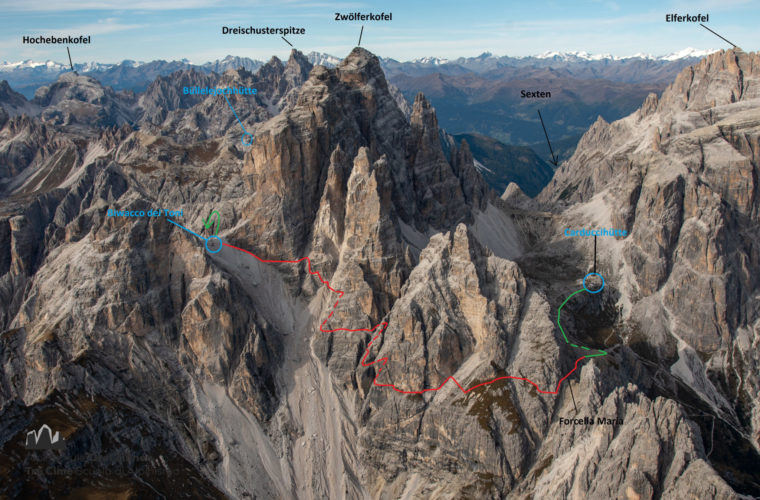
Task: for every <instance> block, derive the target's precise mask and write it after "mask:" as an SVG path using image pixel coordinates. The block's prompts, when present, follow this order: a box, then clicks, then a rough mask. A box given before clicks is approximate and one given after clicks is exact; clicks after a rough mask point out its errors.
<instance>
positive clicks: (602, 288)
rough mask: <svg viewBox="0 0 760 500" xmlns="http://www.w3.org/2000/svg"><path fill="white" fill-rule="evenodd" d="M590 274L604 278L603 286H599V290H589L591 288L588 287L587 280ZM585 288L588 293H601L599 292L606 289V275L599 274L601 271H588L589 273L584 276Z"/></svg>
mask: <svg viewBox="0 0 760 500" xmlns="http://www.w3.org/2000/svg"><path fill="white" fill-rule="evenodd" d="M589 276H599V279H600V280H602V286H600V287H599V290H595V291H592V290H589V289H588V287H587V286H586V280H587V279H588V277H589ZM583 288H584V289H585V290H586V291H587V292H588V293H599V292H601V291H602V290H604V277H602V275H601V274H599V273H588V274H587V275H586V276H585V277H584V278H583Z"/></svg>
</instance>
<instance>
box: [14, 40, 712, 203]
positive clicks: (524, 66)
mask: <svg viewBox="0 0 760 500" xmlns="http://www.w3.org/2000/svg"><path fill="white" fill-rule="evenodd" d="M711 52H714V51H713V50H698V49H693V48H687V49H684V50H681V51H678V52H675V53H672V54H668V55H664V56H657V57H655V56H651V55H647V54H637V55H634V56H631V57H614V56H611V55H593V54H589V53H586V52H545V53H543V54H539V55H536V56H528V57H511V56H495V55H493V54H490V53H487V52H486V53H483V54H481V55H479V56H477V57H460V58H457V59H442V58H435V57H425V58H420V59H415V60H412V61H406V62H400V61H397V60H395V59H390V58H380V59H379V60H380V64H381V67H382V69H383V71H384V72H385V74H386V77H387V78H388V80H389V81H390V82H391V83H393V84H394V85H395V86H396V87H398V89H399V90H400V91H401V94H402V95H403V97H404V98H405V99H406V100H407V101H408V102H410V103H411V102H412V101H414V98H415V95H416V93H417V92H419V91H421V92H423V93H424V94H425V95H426V96H427V98H428V99H429V100H430V101H431V103H432V104H433V105H434V106H435V108H436V110H437V112H438V120H439V124H440V126H441V127H442V128H444V129H445V130H446V131H447V132H448V133H451V134H480V135H484V136H488V137H491V138H494V139H497V140H498V141H500V142H501V143H505V144H515V145H520V146H530V147H532V148H533V149H534V150H535V151H536V152H537V153H538V154H539V155H540V156H541V158H543V159H548V158H549V155H548V151H546V154H545V151H544V150H546V149H547V147H546V142H545V139H544V136H543V131H542V129H541V127H540V124H539V122H538V115H537V113H536V110H537V109H541V110H542V113H544V117H545V119H547V120H548V123H549V124H548V129H549V130H548V132H549V134H550V137H551V139H552V140H553V141H554V142H555V145H556V146H557V148H556V149H558V151H560V155H561V158H562V159H566V158H569V156H570V155H571V154H572V152H573V150H574V149H575V143H576V142H577V140H578V138H579V137H580V135H581V134H582V133H583V132H584V131H585V130H586V129H587V128H588V127H589V126H591V124H592V123H594V122H595V121H596V119H597V117H598V116H602V117H603V118H604V119H605V120H607V121H613V120H616V119H619V118H621V117H623V116H626V115H628V114H630V113H631V112H633V111H634V110H635V109H637V108H638V107H639V106H640V105H641V103H642V102H643V101H644V99H645V98H646V97H647V95H648V94H650V93H656V94H659V93H661V92H662V91H663V90H664V89H665V86H666V84H667V82H670V81H672V80H673V79H674V78H675V76H676V75H677V74H678V73H679V72H680V71H681V70H682V69H683V68H684V67H686V66H688V65H690V64H693V63H694V62H695V61H697V60H698V58H700V57H703V56H704V55H706V54H709V53H711ZM306 58H307V59H308V61H309V62H310V63H311V64H314V65H316V64H320V65H323V66H327V67H335V66H336V65H337V64H339V63H340V61H341V59H340V58H338V57H335V56H332V55H329V54H324V53H319V52H311V53H309V54H308V55H306ZM265 64H274V63H273V60H270V61H269V63H264V62H262V61H258V60H254V59H250V58H247V57H238V56H227V57H225V58H224V59H220V60H216V61H213V62H206V63H203V64H193V63H191V62H190V61H189V60H187V59H182V60H179V61H168V62H167V61H160V60H159V61H151V62H136V61H132V60H125V61H122V62H121V63H119V64H102V63H96V62H91V63H86V64H78V65H75V66H74V69H75V70H76V71H77V72H78V73H79V74H82V75H86V76H90V77H93V78H95V79H96V80H98V81H99V82H101V83H102V84H103V85H104V86H110V87H112V88H113V89H114V90H128V91H132V92H135V93H140V92H144V91H146V90H147V89H148V87H149V86H150V84H151V83H152V82H154V81H156V79H157V78H159V77H166V76H168V75H171V74H173V73H176V72H179V71H190V70H192V71H195V72H198V73H203V74H207V75H211V74H223V73H224V72H225V71H228V70H237V69H239V68H244V69H246V70H248V71H250V72H255V71H256V70H258V69H259V68H261V67H262V66H264V65H265ZM70 71H71V70H70V67H69V66H68V65H65V64H61V63H58V62H54V61H46V62H34V61H22V62H13V63H8V62H4V63H2V64H0V80H7V81H8V84H9V85H10V87H11V88H12V89H13V90H15V91H16V92H19V93H21V94H22V95H24V96H25V97H26V98H27V99H31V98H32V97H33V96H34V93H35V92H36V90H37V89H38V88H39V87H41V86H44V85H49V84H51V83H52V82H55V81H56V80H57V78H58V76H59V75H61V74H62V73H65V72H70ZM522 90H530V91H533V90H547V91H550V92H551V93H552V97H551V99H524V98H522V97H521V91H522ZM478 143H479V144H480V145H481V146H482V147H483V148H484V149H489V147H488V145H489V144H490V143H488V142H487V141H485V140H480V141H478ZM491 145H493V144H491ZM499 148H501V146H499ZM497 149H498V148H497ZM476 156H477V155H476ZM495 157H500V156H499V154H496V155H495ZM484 164H485V163H484ZM489 168H490V167H489ZM492 177H493V176H489V175H486V178H487V179H488V180H489V183H490V184H492V186H493V187H495V188H497V189H500V188H501V181H500V180H496V179H494V178H492ZM545 181H546V179H543V177H542V178H541V181H540V182H539V184H541V183H543V182H545ZM541 185H542V184H541ZM535 188H536V190H531V189H530V188H527V191H529V192H531V194H535V193H537V189H539V185H538V184H537V185H536V186H535Z"/></svg>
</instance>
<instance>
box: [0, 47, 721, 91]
mask: <svg viewBox="0 0 760 500" xmlns="http://www.w3.org/2000/svg"><path fill="white" fill-rule="evenodd" d="M712 52H714V50H699V49H693V48H687V49H684V50H681V51H678V52H674V53H672V54H668V55H665V56H659V57H655V56H651V55H647V54H636V55H634V56H631V57H615V56H611V55H592V54H589V53H587V52H545V53H543V54H540V55H536V56H528V57H511V56H495V55H493V54H491V53H489V52H485V53H483V54H481V55H479V56H477V57H460V58H458V59H442V58H436V57H424V58H418V59H414V60H412V61H406V62H400V61H397V60H395V59H390V58H380V63H381V65H382V67H383V70H384V71H385V73H386V74H387V75H388V76H389V77H390V76H393V75H396V74H400V73H403V74H406V75H410V76H420V75H424V74H431V73H441V74H445V75H458V74H465V73H476V74H483V75H484V76H486V77H488V78H496V79H498V78H501V77H503V76H509V74H510V73H512V72H514V71H515V70H519V71H520V72H523V71H524V70H525V68H532V69H539V68H547V67H552V68H555V69H560V68H562V69H565V70H567V71H569V72H570V73H571V74H573V75H574V76H576V77H579V78H607V79H611V80H614V81H622V82H629V83H631V82H652V81H669V80H671V79H672V77H673V75H674V74H676V73H677V72H678V71H679V70H680V69H681V68H683V66H684V64H683V62H684V61H686V62H693V61H695V60H697V59H698V58H700V57H703V56H705V55H707V54H709V53H712ZM307 57H308V59H309V61H310V62H311V63H312V64H321V65H323V66H327V67H335V66H336V65H337V64H338V63H339V62H340V61H341V59H340V58H339V57H335V56H332V55H330V54H324V53H320V52H311V53H309V54H308V55H307ZM673 63H675V64H673ZM263 65H264V61H259V60H256V59H250V58H248V57H239V56H231V55H228V56H227V57H225V58H224V59H217V60H216V61H213V62H206V63H203V64H193V63H191V62H190V61H189V60H187V59H182V60H179V61H163V60H156V61H150V62H138V61H132V60H124V61H122V62H120V63H118V64H104V63H98V62H89V63H83V64H75V65H74V70H75V71H77V72H78V73H80V74H85V75H88V76H92V77H94V78H96V79H98V80H99V81H101V82H102V83H103V84H104V85H110V86H112V87H113V88H114V89H115V90H132V91H135V92H141V91H143V90H145V89H146V88H147V87H148V85H149V84H150V82H152V81H153V80H155V79H156V77H158V76H161V75H163V76H166V75H169V74H171V73H173V72H175V71H180V70H183V69H195V70H198V71H204V72H215V73H223V72H225V71H226V70H228V69H238V68H241V67H242V68H245V69H247V70H248V71H255V70H257V69H258V68H260V67H261V66H263ZM66 71H71V67H70V66H69V65H68V64H64V63H60V62H56V61H45V62H39V61H32V60H26V61H18V62H3V63H0V79H4V80H7V81H8V83H9V84H10V86H11V87H12V88H13V89H14V90H16V91H17V92H20V93H22V94H23V95H25V96H26V97H27V98H31V97H32V96H33V95H34V91H35V90H36V89H37V88H38V87H40V86H42V85H45V84H47V83H50V82H53V81H55V80H56V79H57V78H58V75H60V74H61V73H64V72H66Z"/></svg>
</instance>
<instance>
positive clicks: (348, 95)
mask: <svg viewBox="0 0 760 500" xmlns="http://www.w3.org/2000/svg"><path fill="white" fill-rule="evenodd" d="M758 57H760V56H758V55H757V54H745V53H742V52H739V51H730V52H723V53H718V54H713V55H711V56H708V58H706V59H705V60H703V61H701V62H700V63H699V64H697V65H696V66H694V67H690V68H687V69H686V70H684V72H683V73H681V74H680V75H679V76H678V78H677V79H676V81H675V83H674V84H672V85H671V86H670V87H669V88H668V90H667V91H665V93H663V95H662V96H661V97H660V98H658V97H657V96H656V95H652V96H650V97H649V98H647V100H646V101H645V102H644V104H643V106H642V107H641V109H640V110H639V111H637V112H636V113H634V114H633V115H631V116H629V117H627V118H625V119H623V120H620V121H618V122H615V123H612V124H606V123H603V122H598V123H597V124H596V125H594V127H592V128H591V129H590V130H589V131H588V132H587V133H586V135H585V136H584V138H583V139H582V141H581V145H580V146H579V148H578V151H577V152H576V153H575V155H574V156H573V157H572V158H571V159H570V160H569V161H568V162H566V163H565V164H563V165H562V167H561V168H560V169H559V170H558V171H557V173H556V174H555V177H554V179H553V180H552V182H551V183H550V184H549V186H547V188H546V189H545V190H544V191H543V192H542V193H541V195H540V196H539V197H538V199H537V200H531V199H528V198H527V197H526V196H525V195H524V194H522V193H521V192H520V191H519V188H517V187H515V186H510V187H509V188H508V189H507V193H505V196H503V197H502V198H499V197H498V196H497V195H496V193H494V192H492V191H490V190H489V189H488V188H487V185H486V183H485V181H484V180H483V178H482V176H481V174H480V173H479V171H478V168H477V167H476V165H475V161H474V159H473V157H472V153H471V151H470V146H469V144H468V143H467V141H461V142H456V141H454V140H453V138H452V136H449V135H447V134H444V133H442V132H441V130H440V129H439V125H438V120H437V116H436V113H435V110H434V109H433V107H432V106H431V104H430V102H429V101H428V100H427V98H426V97H425V96H424V95H422V94H418V95H417V96H416V98H415V100H414V104H413V106H411V109H409V110H403V109H401V108H400V106H399V105H398V93H397V92H394V90H393V88H392V87H391V86H389V84H388V82H387V81H386V78H385V75H384V73H383V70H382V67H381V64H380V61H379V60H378V58H377V57H375V56H374V55H373V54H371V53H369V52H367V51H366V50H364V49H361V48H355V49H354V50H353V51H352V52H351V53H350V54H349V55H348V56H347V57H345V58H344V59H343V60H342V61H341V62H340V63H339V64H338V65H336V66H335V67H334V68H327V67H325V66H320V65H316V66H312V65H311V63H309V62H308V60H307V58H305V57H304V56H303V55H302V54H300V53H299V52H297V51H294V52H293V53H292V54H291V57H290V59H289V61H288V62H287V63H285V64H283V63H282V62H281V61H279V60H276V59H273V60H271V61H270V62H269V63H267V64H266V65H264V66H262V67H261V68H259V69H258V70H257V72H256V73H251V72H249V71H247V70H244V69H239V70H228V71H226V72H225V73H224V74H222V75H219V76H218V77H215V76H213V75H207V74H202V73H198V72H193V71H192V70H183V71H179V72H176V73H174V74H172V75H170V76H168V77H160V78H158V79H156V80H155V81H154V82H153V83H152V84H151V85H150V86H149V88H148V89H147V90H146V91H145V92H144V93H141V94H131V93H118V92H113V91H111V90H110V89H106V88H104V87H102V86H100V85H99V84H98V83H97V81H95V80H92V79H90V78H87V77H76V76H75V75H69V76H66V78H64V77H63V76H62V77H61V79H59V81H58V82H57V83H56V84H54V85H52V86H50V87H49V88H48V89H46V90H44V91H41V92H39V95H38V96H37V97H35V99H34V100H33V101H32V103H31V104H32V105H33V106H35V109H36V110H37V111H35V112H30V113H20V112H17V111H13V112H11V111H9V110H10V109H11V107H12V108H13V110H18V109H20V108H21V107H23V106H24V105H25V104H24V102H22V101H19V100H18V97H17V96H16V95H10V94H8V93H7V92H6V93H0V98H1V99H2V100H1V101H0V105H2V109H3V110H5V111H4V112H5V115H7V116H5V117H4V119H3V120H0V193H1V195H0V196H1V198H0V300H2V302H3V303H4V304H5V307H4V308H3V309H2V310H0V332H1V333H0V360H2V363H0V417H1V418H2V419H3V422H4V426H3V428H2V429H0V446H1V447H2V453H0V474H1V475H2V477H4V478H7V481H4V482H3V483H2V484H0V494H2V495H5V496H9V497H29V496H39V495H42V494H46V495H49V496H65V495H80V496H83V495H95V494H100V495H106V494H107V495H110V496H113V495H122V496H137V497H141V496H156V495H161V496H167V497H168V496H171V497H177V496H181V497H191V498H196V497H199V496H200V497H212V498H217V497H219V498H224V497H229V498H250V497H254V498H260V497H263V498H366V497H373V498H423V497H424V498H433V497H434V498H505V497H507V498H692V497H696V498H705V497H715V498H740V497H741V496H742V495H758V494H760V478H759V477H758V473H757V471H756V464H757V463H758V458H760V457H758V452H757V448H758V443H759V438H760V434H758V430H759V429H758V417H757V415H758V401H760V399H758V393H757V389H758V379H757V373H758V371H757V369H758V358H757V355H756V349H754V347H753V346H755V345H756V338H755V337H756V333H755V330H756V326H755V325H756V324H757V321H758V314H757V309H756V307H755V305H754V304H756V302H757V301H756V299H755V298H754V297H755V295H757V293H756V281H755V280H756V278H755V277H754V276H755V275H756V274H757V273H756V272H755V271H756V270H757V269H758V264H759V262H758V255H756V253H757V248H758V247H757V245H756V244H755V240H756V237H757V234H756V232H757V221H756V217H757V210H756V208H755V205H756V198H757V197H756V196H755V194H754V193H755V192H756V189H757V187H756V186H755V184H754V182H755V179H756V178H757V175H756V173H755V172H756V169H757V157H756V156H755V154H756V151H757V147H756V146H757V144H758V132H759V130H758V129H757V125H756V123H755V119H756V116H755V115H756V112H755V111H756V110H757V109H758V108H757V106H758V105H760V100H758V97H760V96H757V95H756V89H755V83H754V81H755V75H754V72H755V71H756V68H757V67H758V61H757V58H758ZM191 84H195V85H217V86H238V85H240V86H250V87H256V88H257V89H258V92H257V94H256V95H255V96H234V97H231V98H230V102H231V104H232V106H233V107H234V109H235V110H236V112H237V118H236V116H235V115H234V114H233V112H232V111H231V109H230V107H229V106H228V104H227V103H226V102H225V101H224V98H223V97H221V96H207V97H197V96H192V97H188V96H187V95H184V94H182V93H181V92H180V91H179V89H180V88H181V87H183V86H186V85H191ZM0 92H2V89H1V88H0ZM6 94H7V95H8V97H3V96H4V95H6ZM88 116H89V117H92V118H91V119H87V117H88ZM238 119H239V121H240V123H238ZM243 127H245V130H246V131H247V132H249V133H250V134H251V135H252V138H251V140H250V144H249V145H246V144H248V143H247V142H244V141H242V140H241V136H242V134H243ZM159 208H160V209H164V210H173V211H179V210H181V211H182V214H181V215H175V216H173V217H172V221H174V222H175V223H177V224H180V225H182V226H184V227H185V228H187V229H189V230H190V231H192V232H197V233H198V235H201V236H203V237H209V236H211V235H212V234H214V233H213V232H212V231H213V229H212V228H211V227H209V226H207V225H205V224H204V221H206V220H208V219H207V218H210V216H209V214H210V213H212V211H217V212H218V214H219V220H220V221H221V225H220V230H219V233H218V236H219V237H220V238H221V239H222V241H223V242H224V243H225V244H226V246H224V247H222V248H221V249H220V251H219V252H218V253H212V252H211V251H207V250H206V249H205V248H204V242H203V240H201V239H199V238H197V235H193V234H190V232H189V231H184V230H183V229H181V228H180V227H177V225H176V224H174V223H172V222H170V221H169V220H167V218H166V217H165V216H145V217H114V216H112V215H109V211H112V210H118V211H132V212H140V211H143V212H146V213H148V212H149V211H150V210H152V209H159ZM583 225H600V226H604V227H613V226H614V227H621V228H625V229H627V230H628V231H629V233H630V236H628V237H626V238H624V239H604V238H600V242H599V245H600V251H599V266H598V270H599V272H600V273H601V274H603V275H604V277H605V280H606V284H605V287H604V289H602V290H601V292H600V293H598V294H590V293H578V294H575V295H573V296H572V297H571V294H573V292H576V291H578V290H581V291H582V287H583V286H584V285H583V284H582V281H583V278H584V276H585V275H586V274H587V273H588V272H589V271H590V270H591V269H592V266H593V265H594V264H592V263H593V253H592V250H591V246H592V245H593V242H591V240H589V239H583V238H575V239H573V238H567V237H565V236H564V233H563V231H564V229H565V228H566V227H577V226H583ZM234 247H236V248H239V249H243V250H244V251H247V252H252V253H253V254H255V255H256V256H258V259H257V258H256V257H254V256H253V255H249V254H247V253H245V252H244V251H240V250H237V249H236V248H234ZM306 256H308V261H307V260H305V259H304V258H305V257H306ZM271 261H280V262H271ZM283 261H287V262H283ZM317 273H319V274H317ZM559 308H562V311H561V315H562V323H561V324H562V328H563V329H562V330H561V329H560V326H559V325H558V323H557V320H558V309H559ZM567 336H569V338H567ZM563 337H564V338H563ZM591 350H593V351H594V352H597V351H598V352H600V353H601V352H604V353H605V355H604V356H597V357H591V356H588V353H589V351H591ZM484 384H487V385H484ZM571 388H572V391H573V392H572V393H571V392H570V390H571ZM588 421H590V422H591V423H588ZM600 422H601V423H600ZM42 424H48V425H49V426H50V427H51V428H52V429H53V430H55V431H59V432H60V434H61V436H62V437H63V439H64V440H65V443H66V446H65V449H64V450H63V451H62V452H53V451H43V452H36V451H35V452H33V451H28V450H25V449H24V444H23V443H24V439H25V436H26V433H27V432H28V431H29V430H30V429H38V428H40V426H41V425H42ZM51 467H52V468H53V470H55V471H56V473H55V474H47V473H46V472H45V471H46V470H50V468H51Z"/></svg>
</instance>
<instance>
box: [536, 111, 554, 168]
mask: <svg viewBox="0 0 760 500" xmlns="http://www.w3.org/2000/svg"><path fill="white" fill-rule="evenodd" d="M537 111H538V119H539V120H541V128H542V129H544V135H545V136H546V142H547V144H549V152H550V153H551V154H552V163H554V166H555V167H556V166H557V157H556V156H554V150H552V143H551V141H549V134H547V133H546V127H545V126H544V119H543V117H542V116H541V110H540V109H539V110H537Z"/></svg>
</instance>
